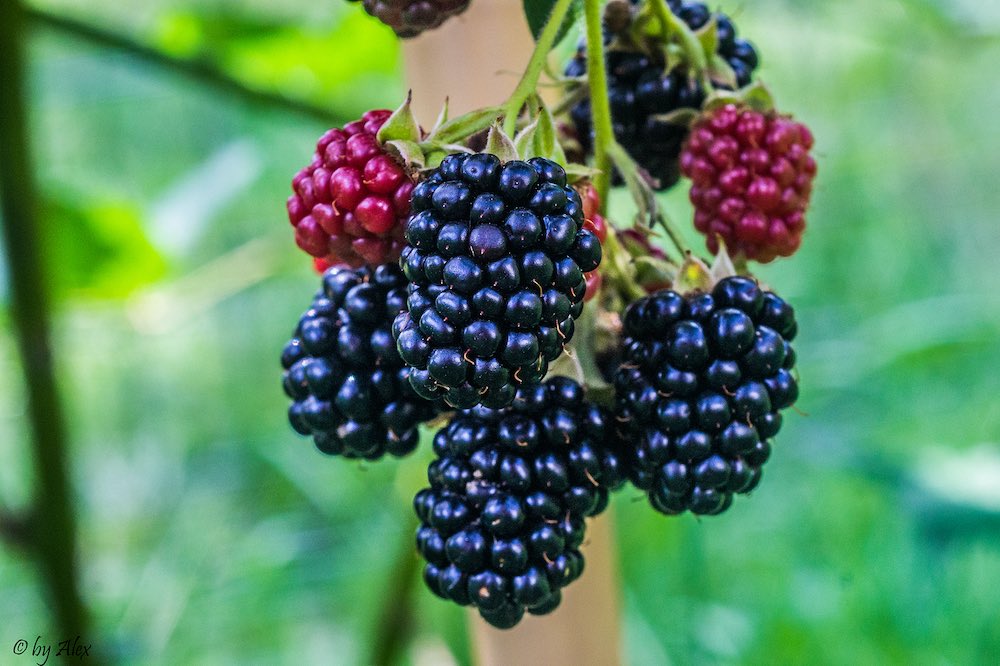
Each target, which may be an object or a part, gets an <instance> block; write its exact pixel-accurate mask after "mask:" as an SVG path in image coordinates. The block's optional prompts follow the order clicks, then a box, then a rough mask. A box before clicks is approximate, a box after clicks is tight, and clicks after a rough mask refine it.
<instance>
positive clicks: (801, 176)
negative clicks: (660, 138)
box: [680, 104, 816, 262]
mask: <svg viewBox="0 0 1000 666" xmlns="http://www.w3.org/2000/svg"><path fill="white" fill-rule="evenodd" d="M812 146H813V136H812V133H811V132H810V131H809V128H808V127H806V126H805V125H803V124H801V123H797V122H795V121H793V120H791V119H790V118H786V117H784V116H780V115H778V114H777V113H775V112H773V111H771V112H768V113H761V112H759V111H754V110H753V109H746V108H740V107H737V106H736V105H733V104H727V105H726V106H724V107H721V108H719V109H716V110H714V111H712V112H711V113H707V114H705V115H704V116H702V117H701V118H700V119H699V120H698V121H697V122H696V123H695V124H694V126H693V127H692V128H691V137H690V139H688V142H687V144H686V145H685V146H684V152H683V153H682V155H681V160H680V165H681V171H683V172H684V175H685V176H687V177H689V178H690V179H691V192H690V197H691V203H692V204H694V209H695V213H694V226H695V228H696V229H697V230H698V231H700V232H701V233H703V234H705V242H706V245H708V249H709V250H710V251H711V252H713V253H715V252H718V251H719V238H720V237H721V238H722V239H723V241H725V243H726V248H727V249H728V251H729V252H730V254H732V255H734V256H735V255H742V256H743V257H746V258H747V259H755V260H757V261H760V262H768V261H771V260H773V259H774V258H776V257H779V256H780V257H787V256H789V255H791V254H793V253H794V252H795V251H796V250H797V249H798V248H799V244H800V243H801V242H802V233H803V231H805V226H806V218H805V212H806V208H808V206H809V198H810V196H811V195H812V184H813V179H814V178H815V177H816V161H815V160H814V159H813V157H812V155H810V154H809V151H810V150H811V149H812Z"/></svg>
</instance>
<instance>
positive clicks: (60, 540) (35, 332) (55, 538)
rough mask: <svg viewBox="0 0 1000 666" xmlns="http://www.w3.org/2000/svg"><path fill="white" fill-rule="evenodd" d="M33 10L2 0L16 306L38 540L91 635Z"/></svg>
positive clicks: (0, 51) (5, 205)
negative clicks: (44, 214)
mask: <svg viewBox="0 0 1000 666" xmlns="http://www.w3.org/2000/svg"><path fill="white" fill-rule="evenodd" d="M25 19H26V17H25V13H24V8H23V7H22V5H21V3H20V2H18V1H17V0H8V1H5V2H0V81H3V82H4V101H3V104H0V155H2V156H3V159H2V160H0V193H2V195H3V201H2V218H3V223H2V224H3V233H4V246H5V249H6V253H7V262H6V263H7V270H8V272H9V277H8V280H9V284H10V301H11V303H10V308H11V316H12V319H13V324H14V333H15V337H16V339H17V345H18V351H19V352H20V357H21V369H22V371H23V373H24V382H25V388H26V393H27V412H28V414H27V421H28V424H29V426H30V433H31V440H32V442H31V443H32V453H33V464H34V468H35V487H34V500H33V503H32V509H31V512H30V514H29V517H30V520H31V523H30V526H29V530H30V532H29V537H30V547H31V549H32V550H31V553H32V556H33V557H34V558H35V559H36V560H37V562H38V565H39V569H41V571H40V577H41V581H42V585H43V586H44V587H45V588H47V591H48V597H49V602H50V603H51V604H52V608H53V612H54V614H55V623H56V628H57V629H58V631H59V633H60V635H61V636H64V637H67V638H70V637H73V636H77V635H81V636H83V637H84V639H86V638H87V620H86V612H85V610H84V605H83V601H82V599H81V598H80V591H79V590H80V587H79V579H78V572H77V562H76V560H77V541H76V536H77V535H76V520H75V516H74V515H73V508H72V507H73V500H72V493H71V490H70V481H69V469H68V468H69V461H68V455H67V451H66V449H67V445H66V427H65V420H64V417H63V412H62V408H61V404H62V403H61V402H60V399H59V390H58V387H57V386H56V380H55V372H54V368H53V365H54V364H53V361H52V351H51V348H50V345H49V303H48V294H47V292H46V288H45V287H46V280H45V273H44V270H43V267H42V256H41V248H40V247H39V242H38V238H39V235H40V231H39V223H38V219H37V215H36V199H35V194H34V185H35V184H34V177H33V173H32V167H31V159H30V155H29V141H28V119H27V109H26V106H27V105H26V103H25V85H24V65H25V60H24V59H25V50H26V49H25V46H26V44H25V42H26V39H27V35H26V31H25V23H26V20H25Z"/></svg>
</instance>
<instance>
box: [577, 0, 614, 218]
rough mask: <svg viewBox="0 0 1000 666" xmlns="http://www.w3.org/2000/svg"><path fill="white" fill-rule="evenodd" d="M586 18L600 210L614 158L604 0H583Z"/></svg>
mask: <svg viewBox="0 0 1000 666" xmlns="http://www.w3.org/2000/svg"><path fill="white" fill-rule="evenodd" d="M583 4H584V7H583V8H584V15H585V18H586V22H587V72H588V74H587V81H588V85H589V86H590V104H591V113H592V114H593V123H594V169H596V170H597V174H596V175H595V176H594V187H595V188H596V189H597V195H598V197H600V200H601V211H600V212H601V214H602V215H603V214H604V213H605V211H606V207H607V205H608V187H609V186H610V183H611V158H610V156H609V154H608V147H609V146H610V145H611V144H612V143H613V142H614V140H615V132H614V129H613V128H612V125H611V102H610V100H609V98H608V74H607V69H606V66H605V62H604V36H603V33H602V27H601V0H584V3H583Z"/></svg>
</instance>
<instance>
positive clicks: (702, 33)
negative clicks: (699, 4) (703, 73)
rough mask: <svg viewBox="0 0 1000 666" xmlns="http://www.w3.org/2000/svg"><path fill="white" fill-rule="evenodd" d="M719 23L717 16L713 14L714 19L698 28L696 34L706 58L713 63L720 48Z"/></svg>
mask: <svg viewBox="0 0 1000 666" xmlns="http://www.w3.org/2000/svg"><path fill="white" fill-rule="evenodd" d="M718 27H719V21H718V17H717V16H716V15H715V14H712V18H710V19H709V20H708V23H706V24H705V25H703V26H701V27H700V28H698V30H697V31H696V32H695V33H694V34H695V36H697V37H698V41H699V42H700V43H701V49H702V51H704V52H705V58H706V59H708V60H709V61H711V58H712V56H714V55H715V51H716V49H718V48H719V30H718Z"/></svg>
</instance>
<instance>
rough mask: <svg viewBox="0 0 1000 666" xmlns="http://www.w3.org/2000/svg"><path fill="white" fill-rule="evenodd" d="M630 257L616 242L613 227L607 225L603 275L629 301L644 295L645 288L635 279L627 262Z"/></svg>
mask: <svg viewBox="0 0 1000 666" xmlns="http://www.w3.org/2000/svg"><path fill="white" fill-rule="evenodd" d="M631 261H632V258H631V257H630V256H629V254H628V252H626V251H625V248H623V247H622V246H621V243H619V242H618V234H617V233H616V231H615V229H614V227H612V226H611V225H608V235H607V238H605V239H604V262H605V266H606V268H604V275H605V277H606V278H607V279H608V281H609V282H611V283H613V284H614V286H615V288H616V290H617V291H618V292H619V293H620V294H621V295H622V296H624V297H625V298H626V299H627V300H628V301H629V302H631V301H634V300H637V299H640V298H642V297H644V296H646V292H645V290H644V289H643V288H642V287H640V286H639V284H638V283H637V282H636V281H635V278H634V271H633V270H632V268H631V266H629V263H630V262H631Z"/></svg>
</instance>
